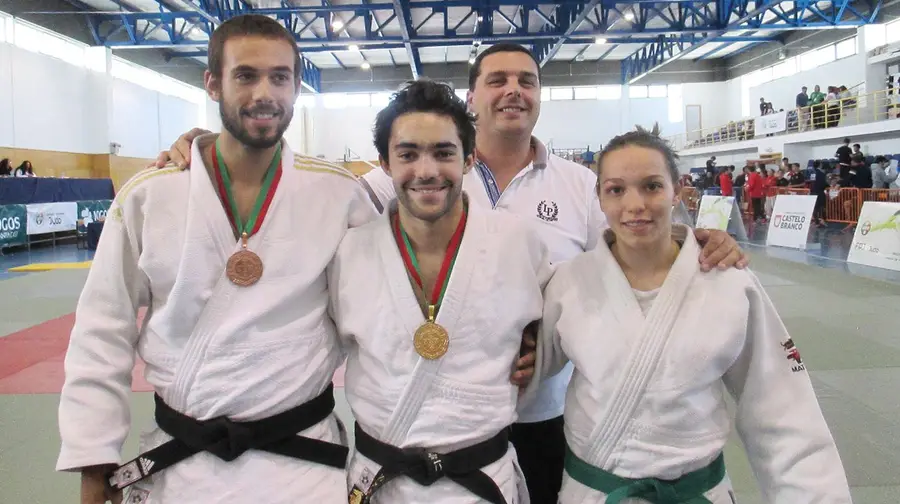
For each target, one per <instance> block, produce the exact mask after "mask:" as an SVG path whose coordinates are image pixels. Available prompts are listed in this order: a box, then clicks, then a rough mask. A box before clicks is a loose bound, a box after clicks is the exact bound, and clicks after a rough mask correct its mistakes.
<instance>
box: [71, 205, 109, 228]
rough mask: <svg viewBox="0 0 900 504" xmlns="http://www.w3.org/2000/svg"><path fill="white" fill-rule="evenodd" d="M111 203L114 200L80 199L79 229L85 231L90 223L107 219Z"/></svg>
mask: <svg viewBox="0 0 900 504" xmlns="http://www.w3.org/2000/svg"><path fill="white" fill-rule="evenodd" d="M110 205H112V200H94V201H79V202H78V231H80V232H85V231H86V230H87V225H88V224H90V223H92V222H100V221H104V220H106V212H108V211H109V207H110Z"/></svg>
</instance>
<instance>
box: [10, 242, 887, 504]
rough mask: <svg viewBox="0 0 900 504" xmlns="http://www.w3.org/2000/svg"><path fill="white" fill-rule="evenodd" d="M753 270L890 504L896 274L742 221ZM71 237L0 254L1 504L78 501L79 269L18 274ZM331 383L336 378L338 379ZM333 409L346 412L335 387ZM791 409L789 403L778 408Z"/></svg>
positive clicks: (736, 460) (731, 464)
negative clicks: (59, 463) (74, 424)
mask: <svg viewBox="0 0 900 504" xmlns="http://www.w3.org/2000/svg"><path fill="white" fill-rule="evenodd" d="M748 231H749V234H750V236H751V241H752V243H749V244H745V245H744V247H745V249H746V250H747V251H748V252H749V254H750V256H751V260H752V268H753V270H754V271H755V272H756V273H757V275H758V276H759V278H760V279H761V281H762V283H763V284H764V285H765V286H766V289H767V290H768V293H769V295H770V296H771V297H772V299H773V300H774V302H775V303H776V305H777V306H778V310H779V312H780V314H781V316H782V317H783V319H784V321H785V323H786V325H787V327H788V329H789V330H790V332H791V335H792V336H793V338H794V340H795V341H796V342H797V343H798V346H799V348H800V350H801V352H802V357H803V359H804V361H805V362H806V365H807V368H808V369H809V370H810V375H811V376H812V380H813V384H814V386H815V388H816V392H817V394H818V397H819V401H820V404H821V406H822V409H823V410H824V412H825V417H826V418H827V420H828V423H829V425H830V427H831V430H832V432H833V434H834V437H835V438H836V440H837V444H838V448H839V449H840V453H841V456H842V458H843V461H844V466H845V469H846V472H847V476H848V478H849V481H850V484H851V486H852V491H853V497H854V502H857V503H861V504H896V503H897V495H900V471H898V468H900V399H898V397H900V396H898V395H897V391H898V390H900V331H898V330H897V326H898V320H900V319H898V317H897V313H898V311H897V307H898V306H900V274H896V273H892V272H889V271H886V270H879V269H874V268H865V267H856V266H852V265H851V266H848V265H847V263H846V262H845V261H844V260H843V258H846V256H847V251H848V248H849V245H850V241H851V239H852V231H847V230H842V229H841V228H840V227H830V228H827V229H817V230H814V231H813V233H812V236H811V241H812V242H814V243H813V244H812V245H811V248H810V250H808V251H806V252H804V251H793V250H787V249H775V248H768V247H765V246H763V245H762V244H764V243H765V229H764V228H763V227H762V226H758V227H754V226H751V227H750V229H748ZM90 259H91V253H90V252H87V251H83V250H77V249H76V247H75V246H74V245H62V246H57V247H54V248H43V249H34V250H32V251H30V252H28V251H19V252H16V251H13V252H7V255H5V256H2V257H0V285H2V289H0V292H2V298H0V503H3V504H26V503H28V504H67V503H76V502H78V477H77V476H76V475H74V474H59V473H55V472H54V464H55V460H56V455H57V450H58V447H59V434H58V430H57V416H56V408H57V402H58V399H59V391H60V387H61V384H62V382H63V370H62V362H63V356H64V353H65V350H66V345H67V340H68V336H69V331H70V329H71V327H72V323H73V319H74V315H73V311H74V310H75V305H76V301H77V298H78V295H79V292H80V291H81V289H82V286H83V284H84V281H85V278H86V276H87V269H84V268H83V266H82V267H79V266H78V265H76V267H75V269H58V270H53V271H45V272H34V273H16V272H9V271H8V270H9V268H13V267H16V266H21V265H25V264H30V263H46V262H68V263H78V262H82V261H87V260H90ZM135 377H136V379H135V386H134V389H135V392H134V394H133V400H132V405H133V412H134V414H133V430H132V435H131V437H130V438H129V440H128V442H127V444H126V446H125V452H126V455H131V454H133V453H135V450H136V444H135V439H136V437H137V433H138V432H139V430H140V429H141V428H143V427H144V426H146V425H147V423H148V422H149V421H150V419H151V418H152V409H151V397H150V394H149V393H148V392H147V390H148V387H147V386H146V383H144V382H143V381H142V380H141V379H140V368H139V367H138V368H137V369H136V370H135ZM336 383H337V384H338V385H340V384H341V381H340V377H338V380H337V382H336ZM337 396H338V410H339V415H340V416H341V417H343V419H344V420H345V421H348V420H350V413H349V410H348V408H347V404H346V401H345V400H344V395H343V389H342V388H338V389H337ZM787 413H790V412H788V411H786V412H785V414H787ZM726 460H727V465H728V470H729V473H730V475H731V478H732V480H733V482H734V485H735V487H736V489H737V493H738V497H739V502H740V503H741V504H757V503H761V502H762V500H761V499H760V497H759V491H758V490H757V489H756V485H755V482H754V478H753V475H752V472H751V470H750V466H749V464H748V462H747V460H746V458H745V457H744V455H743V452H742V450H741V447H740V442H739V441H738V440H737V438H736V437H735V436H733V437H732V441H731V442H730V443H729V445H728V447H727V449H726Z"/></svg>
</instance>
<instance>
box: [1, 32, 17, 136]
mask: <svg viewBox="0 0 900 504" xmlns="http://www.w3.org/2000/svg"><path fill="white" fill-rule="evenodd" d="M2 22H3V21H2V19H0V23H2ZM12 49H13V48H12V46H11V45H9V44H3V43H0V90H2V91H0V145H12V144H13V126H14V125H13V122H14V115H13V114H14V110H13V94H12V77H13V71H12V70H13V65H12Z"/></svg>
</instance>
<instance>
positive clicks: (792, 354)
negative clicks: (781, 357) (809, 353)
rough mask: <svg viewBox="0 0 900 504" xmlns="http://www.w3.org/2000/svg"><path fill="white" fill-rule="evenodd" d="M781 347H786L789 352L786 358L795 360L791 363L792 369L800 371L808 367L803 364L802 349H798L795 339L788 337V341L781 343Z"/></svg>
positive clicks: (785, 349) (786, 351) (796, 371)
mask: <svg viewBox="0 0 900 504" xmlns="http://www.w3.org/2000/svg"><path fill="white" fill-rule="evenodd" d="M781 347H782V348H784V351H785V353H786V354H787V356H786V357H785V358H786V359H788V360H792V361H794V363H793V364H791V371H793V372H795V373H799V372H800V371H803V370H805V369H806V366H805V365H804V364H803V359H801V358H800V350H798V349H797V345H795V344H794V340H792V339H791V338H788V340H787V341H785V342H784V343H782V344H781Z"/></svg>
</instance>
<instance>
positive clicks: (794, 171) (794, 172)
mask: <svg viewBox="0 0 900 504" xmlns="http://www.w3.org/2000/svg"><path fill="white" fill-rule="evenodd" d="M788 182H789V183H788V185H789V186H791V187H797V188H801V187H805V186H806V175H804V174H803V173H802V172H801V171H800V163H793V164H791V172H790V174H788Z"/></svg>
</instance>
